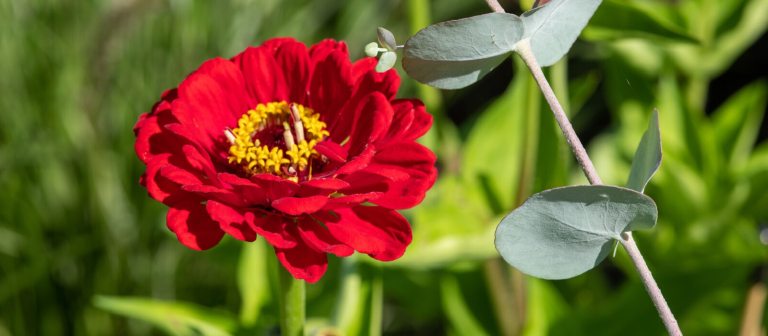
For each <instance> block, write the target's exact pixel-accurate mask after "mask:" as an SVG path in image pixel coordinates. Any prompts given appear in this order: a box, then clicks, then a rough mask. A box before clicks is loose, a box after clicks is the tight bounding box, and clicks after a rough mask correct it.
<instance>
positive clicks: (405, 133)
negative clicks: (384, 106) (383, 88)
mask: <svg viewBox="0 0 768 336" xmlns="http://www.w3.org/2000/svg"><path fill="white" fill-rule="evenodd" d="M392 109H393V110H394V117H393V118H392V125H391V126H390V128H389V131H388V132H387V135H386V136H385V138H386V139H387V140H389V141H399V142H405V141H413V140H416V139H417V138H419V137H420V136H422V135H424V133H427V131H428V130H429V127H430V126H432V116H431V115H430V114H429V113H427V112H426V110H425V109H424V104H422V103H421V102H420V101H418V100H413V99H402V100H396V101H395V102H394V103H393V104H392Z"/></svg>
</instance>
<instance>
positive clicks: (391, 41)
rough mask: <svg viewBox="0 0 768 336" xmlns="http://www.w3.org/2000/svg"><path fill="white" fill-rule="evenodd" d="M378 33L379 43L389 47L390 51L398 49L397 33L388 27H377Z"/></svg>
mask: <svg viewBox="0 0 768 336" xmlns="http://www.w3.org/2000/svg"><path fill="white" fill-rule="evenodd" d="M376 35H377V36H378V38H379V43H381V45H383V46H384V47H385V48H387V49H388V50H389V51H395V50H397V41H396V40H395V35H394V34H392V32H391V31H389V30H387V29H386V28H382V27H379V28H377V29H376Z"/></svg>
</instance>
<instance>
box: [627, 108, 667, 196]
mask: <svg viewBox="0 0 768 336" xmlns="http://www.w3.org/2000/svg"><path fill="white" fill-rule="evenodd" d="M660 165H661V132H660V131H659V111H658V110H653V115H651V121H650V122H649V123H648V129H647V130H646V131H645V133H644V134H643V138H642V139H640V144H639V145H638V146H637V151H635V158H634V159H633V160H632V170H631V171H630V172H629V180H628V181H627V188H629V189H632V190H635V191H637V192H643V190H645V186H646V185H647V184H648V181H650V180H651V177H653V174H655V173H656V171H657V170H659V166H660Z"/></svg>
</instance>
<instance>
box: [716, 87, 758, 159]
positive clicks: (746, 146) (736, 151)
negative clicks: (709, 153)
mask: <svg viewBox="0 0 768 336" xmlns="http://www.w3.org/2000/svg"><path fill="white" fill-rule="evenodd" d="M766 93H768V86H766V83H765V82H756V83H753V84H750V85H749V86H747V87H744V88H743V89H741V90H739V91H738V92H737V93H736V94H734V95H733V96H731V97H729V98H728V100H726V101H725V103H723V105H721V106H720V107H719V108H718V109H717V110H716V111H715V113H714V114H713V115H712V121H713V126H714V133H715V138H716V140H717V142H718V145H719V147H720V148H719V149H720V150H721V151H722V153H723V157H724V158H725V159H726V160H727V162H728V163H729V164H730V166H731V167H735V168H736V167H739V166H741V165H742V164H744V163H745V162H747V160H748V159H749V156H750V154H751V153H752V149H753V147H754V145H755V141H756V140H757V137H758V134H759V133H760V125H761V124H762V121H763V114H764V113H765V106H766Z"/></svg>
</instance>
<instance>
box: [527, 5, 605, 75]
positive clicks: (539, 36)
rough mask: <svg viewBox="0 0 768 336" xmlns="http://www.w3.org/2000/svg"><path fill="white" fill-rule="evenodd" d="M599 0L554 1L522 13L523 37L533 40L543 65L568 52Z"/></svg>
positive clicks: (536, 54) (555, 60)
mask: <svg viewBox="0 0 768 336" xmlns="http://www.w3.org/2000/svg"><path fill="white" fill-rule="evenodd" d="M600 1H601V0H552V1H550V2H548V3H547V4H546V5H544V6H541V7H538V8H536V9H533V10H531V11H528V12H525V13H523V15H522V17H521V18H522V21H523V24H524V25H525V33H524V34H523V38H524V39H525V38H528V39H530V40H531V48H532V49H533V54H534V56H536V60H537V61H538V62H539V65H540V66H543V67H544V66H550V65H552V64H554V63H555V62H557V61H558V60H560V58H562V57H563V56H564V55H565V54H566V53H568V50H570V49H571V46H572V45H573V43H574V42H576V38H577V37H578V36H579V34H580V33H581V30H582V29H584V27H585V26H586V25H587V22H588V21H589V19H590V18H591V17H592V14H594V13H595V10H597V7H598V6H599V5H600Z"/></svg>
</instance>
